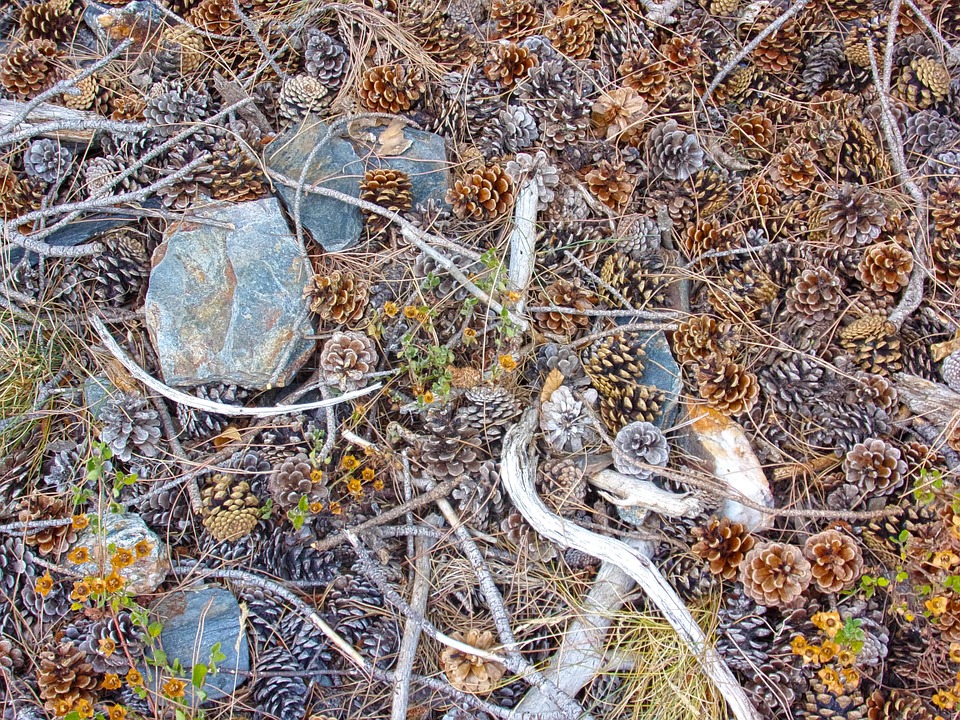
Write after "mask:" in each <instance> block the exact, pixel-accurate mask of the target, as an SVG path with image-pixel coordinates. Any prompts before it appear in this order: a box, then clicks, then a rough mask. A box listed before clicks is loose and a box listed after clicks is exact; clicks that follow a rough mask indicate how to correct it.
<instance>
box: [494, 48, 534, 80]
mask: <svg viewBox="0 0 960 720" xmlns="http://www.w3.org/2000/svg"><path fill="white" fill-rule="evenodd" d="M536 64H537V56H536V55H535V54H533V53H531V52H530V51H529V50H527V48H525V47H521V46H519V45H517V44H516V43H512V42H505V41H504V42H499V43H496V44H495V45H493V46H491V48H490V51H489V55H488V59H487V64H486V65H484V67H483V72H484V74H485V75H486V76H487V79H488V80H489V81H490V82H495V83H498V84H499V85H501V86H503V87H505V88H511V87H513V86H514V85H515V84H516V83H517V82H518V81H520V80H523V78H525V77H526V76H527V73H528V72H529V71H530V68H532V67H533V66H534V65H536Z"/></svg>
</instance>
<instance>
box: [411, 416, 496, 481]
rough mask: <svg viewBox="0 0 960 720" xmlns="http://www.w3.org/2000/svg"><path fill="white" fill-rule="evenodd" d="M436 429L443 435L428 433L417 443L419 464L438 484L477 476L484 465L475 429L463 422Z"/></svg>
mask: <svg viewBox="0 0 960 720" xmlns="http://www.w3.org/2000/svg"><path fill="white" fill-rule="evenodd" d="M437 429H438V430H441V431H442V432H438V433H436V434H434V433H431V434H430V435H428V436H427V437H425V438H424V439H423V440H422V441H421V443H420V462H421V463H422V464H423V467H424V469H425V470H426V472H428V473H429V474H430V475H431V476H432V477H433V478H434V479H436V480H437V481H438V482H442V481H444V480H449V479H451V478H459V477H463V476H464V475H469V476H471V477H472V476H476V474H477V473H478V472H480V466H481V465H482V464H483V458H482V457H481V451H480V448H479V446H478V443H477V434H478V431H477V429H476V428H474V427H471V426H469V425H466V424H465V423H463V422H458V423H451V424H450V425H449V426H446V427H443V428H437Z"/></svg>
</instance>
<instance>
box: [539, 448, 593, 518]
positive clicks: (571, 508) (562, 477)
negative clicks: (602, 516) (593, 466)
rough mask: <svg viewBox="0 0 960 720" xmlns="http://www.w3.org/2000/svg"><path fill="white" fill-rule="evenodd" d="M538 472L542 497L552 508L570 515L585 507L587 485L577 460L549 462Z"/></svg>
mask: <svg viewBox="0 0 960 720" xmlns="http://www.w3.org/2000/svg"><path fill="white" fill-rule="evenodd" d="M537 470H538V472H537V478H538V481H539V482H538V485H539V491H540V497H541V498H543V501H544V502H545V503H546V504H547V505H548V506H549V507H550V508H552V509H553V510H554V511H555V512H558V513H560V514H561V515H569V514H572V513H574V512H575V511H576V510H577V509H578V508H580V507H583V501H584V498H585V497H586V494H587V483H586V480H585V478H584V471H583V469H582V468H581V467H580V466H579V465H578V464H577V462H576V461H575V460H572V459H564V460H547V461H546V462H544V463H543V464H541V465H540V467H539V468H538V469H537Z"/></svg>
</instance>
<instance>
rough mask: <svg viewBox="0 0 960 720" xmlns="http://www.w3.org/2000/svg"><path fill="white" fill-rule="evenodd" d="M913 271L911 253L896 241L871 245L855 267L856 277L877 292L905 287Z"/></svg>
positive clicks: (892, 291)
mask: <svg viewBox="0 0 960 720" xmlns="http://www.w3.org/2000/svg"><path fill="white" fill-rule="evenodd" d="M912 271H913V255H912V254H911V253H910V252H909V251H908V250H905V249H904V248H902V247H900V246H899V245H897V244H896V243H880V244H877V245H871V246H870V247H868V248H867V250H866V252H864V254H863V258H861V260H860V266H859V267H858V268H857V279H858V280H859V281H860V282H862V283H863V284H864V286H865V287H868V288H870V289H871V290H873V291H874V292H878V293H895V292H897V291H898V290H900V289H901V288H904V287H906V286H907V285H908V284H909V282H910V273H911V272H912Z"/></svg>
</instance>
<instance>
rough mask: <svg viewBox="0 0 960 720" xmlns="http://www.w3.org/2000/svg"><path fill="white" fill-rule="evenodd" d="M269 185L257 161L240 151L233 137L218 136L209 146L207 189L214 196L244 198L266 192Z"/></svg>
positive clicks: (248, 199) (233, 200)
mask: <svg viewBox="0 0 960 720" xmlns="http://www.w3.org/2000/svg"><path fill="white" fill-rule="evenodd" d="M269 192H270V187H269V184H268V183H267V179H266V178H265V177H264V175H263V170H262V169H261V167H260V164H259V163H258V162H257V161H256V160H255V159H254V158H251V157H250V156H249V155H247V153H246V152H244V150H243V148H242V147H241V145H240V141H239V140H237V139H236V138H234V137H230V136H228V137H226V138H223V139H222V140H218V141H217V143H216V145H214V146H213V157H212V158H211V168H210V193H211V194H212V195H213V198H214V200H229V201H232V202H247V201H250V200H259V199H260V198H262V197H264V196H265V195H267V194H269Z"/></svg>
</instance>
